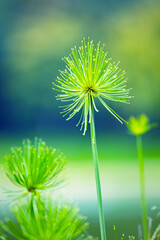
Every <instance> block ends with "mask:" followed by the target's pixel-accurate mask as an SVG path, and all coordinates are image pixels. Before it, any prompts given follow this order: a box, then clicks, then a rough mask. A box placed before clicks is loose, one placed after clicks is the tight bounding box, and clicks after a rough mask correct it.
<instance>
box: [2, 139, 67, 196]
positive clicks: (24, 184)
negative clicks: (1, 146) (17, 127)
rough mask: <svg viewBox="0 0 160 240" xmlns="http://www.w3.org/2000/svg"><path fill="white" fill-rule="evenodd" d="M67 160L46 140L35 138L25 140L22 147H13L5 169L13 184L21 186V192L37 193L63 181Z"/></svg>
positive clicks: (6, 158) (52, 187)
mask: <svg viewBox="0 0 160 240" xmlns="http://www.w3.org/2000/svg"><path fill="white" fill-rule="evenodd" d="M65 164H66V161H65V160H64V157H63V155H62V154H58V153H57V152H56V150H55V149H53V148H52V147H47V146H46V144H45V142H43V141H42V140H40V139H37V138H35V141H34V143H33V144H32V143H31V141H30V140H24V141H23V143H22V147H19V148H17V147H15V148H12V149H11V154H10V155H8V156H6V157H5V166H4V171H5V174H6V175H7V176H8V178H9V179H10V180H11V181H12V182H13V184H15V185H17V186H18V187H19V190H17V191H18V192H19V193H23V194H24V195H26V193H27V192H28V193H35V192H36V191H43V190H47V189H54V188H55V187H57V186H59V185H60V184H61V183H62V182H63V181H64V177H63V175H62V174H63V170H64V166H65Z"/></svg>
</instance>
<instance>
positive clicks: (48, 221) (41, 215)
mask: <svg viewBox="0 0 160 240" xmlns="http://www.w3.org/2000/svg"><path fill="white" fill-rule="evenodd" d="M78 211H79V210H78V209H77V207H75V206H71V205H70V204H69V203H61V202H57V203H55V202H53V201H52V200H51V198H50V199H47V200H46V199H45V201H41V198H39V197H38V198H35V197H32V198H31V199H30V201H29V202H27V203H25V204H24V203H23V204H22V203H21V204H18V205H17V206H16V207H14V210H13V212H14V215H15V218H16V221H15V220H12V219H11V218H6V220H5V221H4V222H2V221H0V233H1V236H0V239H3V240H4V239H5V240H11V239H14V240H22V239H27V240H37V239H39V240H44V239H46V240H93V238H92V237H91V236H89V235H87V232H86V231H87V229H88V223H87V222H86V218H85V217H83V216H81V215H80V214H79V212H78Z"/></svg>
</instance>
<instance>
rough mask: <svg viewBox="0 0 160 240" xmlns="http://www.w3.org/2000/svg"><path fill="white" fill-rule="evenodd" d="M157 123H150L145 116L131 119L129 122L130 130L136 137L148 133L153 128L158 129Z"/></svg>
mask: <svg viewBox="0 0 160 240" xmlns="http://www.w3.org/2000/svg"><path fill="white" fill-rule="evenodd" d="M156 126H157V124H156V123H152V124H150V123H149V120H148V118H147V116H146V115H145V114H142V115H140V116H139V117H138V118H135V117H130V119H129V122H128V129H129V130H130V131H131V133H133V134H134V135H142V134H145V133H147V132H148V131H149V130H151V129H152V128H154V127H156Z"/></svg>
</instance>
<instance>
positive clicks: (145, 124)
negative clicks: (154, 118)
mask: <svg viewBox="0 0 160 240" xmlns="http://www.w3.org/2000/svg"><path fill="white" fill-rule="evenodd" d="M156 126H157V124H156V123H152V124H150V123H149V120H148V118H147V116H146V115H145V114H142V115H140V116H139V117H137V118H135V117H131V118H130V119H129V122H128V129H129V130H130V132H131V133H132V134H133V135H135V136H136V142H137V157H138V163H139V174H140V192H141V207H142V227H143V239H144V240H148V239H149V238H150V236H149V232H148V220H147V207H146V190H145V172H144V156H143V147H142V135H143V134H145V133H147V132H148V131H149V130H151V129H152V128H154V127H156ZM154 239H155V238H154Z"/></svg>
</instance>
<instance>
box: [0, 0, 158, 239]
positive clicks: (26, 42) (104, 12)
mask: <svg viewBox="0 0 160 240" xmlns="http://www.w3.org/2000/svg"><path fill="white" fill-rule="evenodd" d="M159 9H160V2H159V1H158V0H157V1H156V0H153V1H150V0H148V1H147V0H139V1H138V0H134V1H127V0H115V1H111V0H106V1H105V0H92V1H91V0H88V1H85V0H46V1H44V0H28V1H21V0H12V1H10V0H5V1H0V110H1V111H0V160H1V162H3V157H4V155H5V154H8V153H9V150H10V147H11V146H15V145H17V146H19V145H20V144H21V142H22V139H23V138H27V137H28V138H31V139H33V138H34V136H38V137H41V138H43V139H44V140H45V141H46V143H47V144H48V145H52V146H54V147H56V148H58V149H60V150H61V151H62V152H64V154H65V155H66V158H67V160H68V172H67V173H66V174H67V175H68V176H69V177H70V178H69V180H68V184H67V186H66V187H65V188H64V190H61V192H60V194H64V197H65V198H67V199H68V198H69V199H72V200H73V202H76V203H77V205H78V206H79V207H80V211H81V213H82V214H84V215H87V217H88V220H89V222H90V233H92V234H93V235H95V236H99V226H98V213H97V205H96V190H95V183H94V172H93V166H92V155H91V146H90V142H89V131H88V132H87V134H86V136H82V133H81V132H79V129H78V128H76V127H75V125H76V123H77V121H78V117H75V118H74V119H71V120H70V121H69V122H66V121H65V119H64V118H62V116H61V115H60V113H59V112H60V109H59V108H58V106H59V105H60V102H57V101H56V100H55V92H54V91H53V90H52V81H55V79H56V76H57V75H58V74H59V72H58V70H59V69H62V70H63V69H64V67H65V64H64V63H63V61H62V57H64V56H67V55H68V54H69V53H70V49H71V48H72V47H73V46H75V45H76V46H79V45H80V41H81V40H82V38H83V37H86V38H87V37H88V36H89V37H90V38H91V39H93V40H94V42H95V43H97V42H98V41H101V42H102V43H105V50H106V51H107V52H108V56H109V57H111V58H112V59H113V61H119V60H120V65H119V66H120V68H121V69H125V70H126V72H127V78H128V87H129V88H132V90H131V95H132V96H134V98H133V99H132V100H131V104H130V105H125V104H121V103H120V104H115V103H112V102H111V103H110V106H111V107H112V108H113V109H114V110H116V111H117V112H118V113H119V114H120V115H121V116H122V117H124V118H125V119H128V118H129V116H131V115H134V116H137V115H139V114H141V113H146V114H147V115H148V117H149V119H150V120H151V121H156V122H159V119H160V109H159V105H160V77H159V76H160V54H159V53H160V47H159V46H160V14H159ZM99 109H100V112H99V113H98V114H96V129H97V140H98V150H99V158H100V169H101V174H102V188H103V199H104V206H105V216H106V224H107V226H108V236H109V237H110V239H114V237H113V230H112V226H113V224H116V226H117V232H118V235H120V233H125V234H128V235H133V234H134V235H136V236H137V232H138V230H137V229H138V227H137V226H138V224H139V223H140V215H141V212H140V199H139V198H140V194H139V182H138V164H137V160H136V145H135V139H134V137H133V136H131V135H130V134H129V133H128V131H127V129H126V127H125V126H123V125H121V124H120V123H119V122H117V120H116V119H114V118H113V117H112V116H111V115H110V114H109V113H108V112H106V110H105V109H103V108H102V107H101V106H99ZM159 135H160V128H157V129H154V130H152V132H151V133H148V134H147V135H146V136H144V151H145V169H146V184H147V197H148V211H149V215H150V216H151V217H153V216H154V215H155V214H156V213H155V212H153V211H151V210H150V209H151V207H152V206H153V205H156V204H157V205H159V206H160V191H159V188H158V186H159V182H160V174H159V169H160V138H159ZM0 179H1V185H8V184H9V183H8V182H7V180H6V178H5V177H4V176H3V175H1V177H0ZM154 224H156V222H153V225H154Z"/></svg>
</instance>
